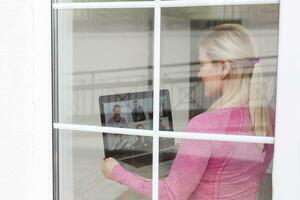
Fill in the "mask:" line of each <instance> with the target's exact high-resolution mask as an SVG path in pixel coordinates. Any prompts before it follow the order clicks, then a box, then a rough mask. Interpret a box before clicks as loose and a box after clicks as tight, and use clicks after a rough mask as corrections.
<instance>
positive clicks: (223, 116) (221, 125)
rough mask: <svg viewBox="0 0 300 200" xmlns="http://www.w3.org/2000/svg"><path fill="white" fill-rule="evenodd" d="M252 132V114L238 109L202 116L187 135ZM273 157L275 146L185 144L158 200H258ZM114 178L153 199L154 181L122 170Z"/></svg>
mask: <svg viewBox="0 0 300 200" xmlns="http://www.w3.org/2000/svg"><path fill="white" fill-rule="evenodd" d="M271 115H272V116H274V114H271ZM250 127H251V120H250V114H249V109H248V108H247V107H235V108H226V109H219V110H214V111H210V112H206V113H204V114H200V115H198V116H196V117H194V118H193V119H192V120H191V121H190V123H189V125H188V127H187V131H188V132H205V133H220V134H239V135H254V133H253V132H251V131H250ZM195 134H196V133H195ZM272 155H273V145H265V146H264V149H263V150H260V149H259V148H258V146H257V144H250V143H235V142H217V141H207V140H183V141H182V142H181V144H180V147H179V149H178V152H177V155H176V158H175V160H174V162H173V164H172V167H171V169H170V172H169V175H168V177H166V179H165V180H160V181H159V199H160V200H175V199H176V200H186V199H189V200H255V199H256V196H257V194H258V191H259V187H260V184H261V181H262V179H263V178H264V176H265V175H266V169H267V167H268V165H269V163H270V161H271V159H272ZM112 178H113V179H114V180H116V181H118V182H119V183H121V184H123V185H127V186H129V187H130V188H132V189H134V190H135V191H137V192H139V193H141V194H144V195H145V196H151V194H152V182H151V181H146V180H145V179H143V178H141V177H139V176H136V175H134V174H132V173H130V172H129V171H127V170H125V169H124V168H122V167H121V166H117V167H115V168H114V169H113V171H112Z"/></svg>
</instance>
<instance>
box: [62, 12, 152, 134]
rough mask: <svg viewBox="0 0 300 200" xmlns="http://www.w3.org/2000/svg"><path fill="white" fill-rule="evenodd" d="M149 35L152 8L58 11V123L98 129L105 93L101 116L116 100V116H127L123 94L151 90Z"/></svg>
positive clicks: (109, 112)
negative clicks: (86, 125) (119, 109)
mask: <svg viewBox="0 0 300 200" xmlns="http://www.w3.org/2000/svg"><path fill="white" fill-rule="evenodd" d="M152 33H153V9H112V10H111V9H100V10H98V9H80V10H73V11H69V10H63V11H59V12H58V49H59V52H58V84H59V94H58V97H59V105H58V106H59V109H60V110H59V111H60V113H59V122H61V123H76V124H88V125H100V124H102V125H103V126H104V125H105V123H103V122H102V123H101V120H102V119H101V116H100V115H101V114H102V113H104V112H103V110H100V108H99V107H100V106H101V105H100V102H99V98H101V97H104V96H108V95H115V96H114V97H113V96H111V97H107V98H106V101H105V103H106V104H105V105H104V106H103V109H106V108H107V109H110V111H107V112H106V113H108V114H107V117H110V116H108V115H110V114H111V113H112V112H113V108H112V104H117V103H120V102H121V103H122V102H123V103H124V104H121V105H120V106H122V108H123V109H121V110H122V113H121V118H125V117H126V116H125V115H127V114H128V116H129V113H126V112H127V110H126V109H125V108H126V106H125V103H126V102H125V100H124V95H125V94H127V93H136V92H142V91H151V90H152V77H153V75H152V62H153V56H152V55H153V52H152V51H153V48H152V46H153V37H152V36H153V35H152ZM108 98H110V99H108ZM133 101H134V97H132V98H131V99H128V102H127V103H129V104H130V105H129V107H130V108H131V107H133ZM139 103H142V102H139ZM145 109H146V110H151V109H152V104H147V107H146V108H145ZM128 112H129V111H128ZM130 112H131V111H130ZM145 117H146V118H147V116H145ZM148 118H149V117H148ZM115 125H116V124H115ZM123 125H124V126H125V125H126V123H125V121H124V120H122V126H123ZM120 126H121V125H120ZM145 126H146V125H145ZM147 129H150V127H147Z"/></svg>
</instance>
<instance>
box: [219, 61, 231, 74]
mask: <svg viewBox="0 0 300 200" xmlns="http://www.w3.org/2000/svg"><path fill="white" fill-rule="evenodd" d="M221 63H222V77H223V78H225V77H226V76H227V75H228V74H229V72H230V68H231V66H230V62H229V61H228V60H225V59H224V60H221Z"/></svg>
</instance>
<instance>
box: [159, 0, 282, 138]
mask: <svg viewBox="0 0 300 200" xmlns="http://www.w3.org/2000/svg"><path fill="white" fill-rule="evenodd" d="M278 9H279V8H278V5H276V4H274V5H242V6H238V5H236V6H206V7H186V8H163V9H162V50H161V52H162V56H161V64H162V65H161V89H168V90H169V91H170V99H171V110H170V112H172V115H173V124H174V130H175V131H185V127H186V124H187V123H188V121H189V120H190V119H192V118H193V117H195V116H197V115H199V114H201V113H204V112H206V111H212V110H214V109H224V108H229V107H249V115H250V117H251V121H252V128H253V129H255V131H256V135H265V136H271V134H270V133H271V131H270V119H269V118H270V117H269V114H268V113H269V110H270V112H271V113H272V112H273V111H272V110H275V101H276V99H275V97H276V76H277V57H278V55H277V44H278V13H279V10H278ZM255 116H256V117H255ZM260 116H261V117H260ZM254 118H255V119H254Z"/></svg>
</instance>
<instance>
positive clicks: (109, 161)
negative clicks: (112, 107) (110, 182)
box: [101, 157, 120, 179]
mask: <svg viewBox="0 0 300 200" xmlns="http://www.w3.org/2000/svg"><path fill="white" fill-rule="evenodd" d="M117 165H120V164H119V162H118V161H117V160H116V159H114V158H111V157H110V158H105V159H103V161H102V162H101V170H102V173H103V176H104V177H105V178H108V179H111V173H112V169H113V168H114V167H115V166H117Z"/></svg>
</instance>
